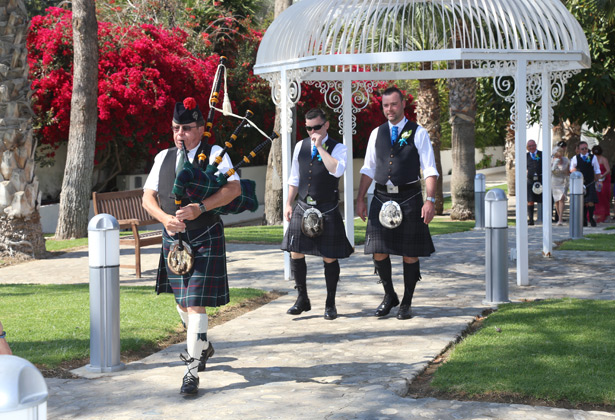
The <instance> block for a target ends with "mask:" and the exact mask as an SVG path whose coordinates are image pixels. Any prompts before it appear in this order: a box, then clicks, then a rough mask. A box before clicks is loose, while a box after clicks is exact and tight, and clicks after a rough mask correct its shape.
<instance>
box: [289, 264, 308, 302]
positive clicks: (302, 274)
mask: <svg viewBox="0 0 615 420" xmlns="http://www.w3.org/2000/svg"><path fill="white" fill-rule="evenodd" d="M290 271H291V272H292V273H293V277H294V279H295V288H296V289H297V292H298V293H299V296H304V297H305V298H307V285H306V277H307V266H306V264H305V257H303V258H297V259H293V258H291V259H290Z"/></svg>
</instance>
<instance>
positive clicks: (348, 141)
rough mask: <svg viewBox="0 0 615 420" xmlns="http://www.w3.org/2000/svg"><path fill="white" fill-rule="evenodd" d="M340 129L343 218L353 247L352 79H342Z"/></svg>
mask: <svg viewBox="0 0 615 420" xmlns="http://www.w3.org/2000/svg"><path fill="white" fill-rule="evenodd" d="M342 100H343V105H342V119H341V120H342V129H343V132H344V145H345V146H346V147H347V149H348V153H347V154H346V156H347V159H346V172H345V175H344V219H345V220H346V236H347V237H348V240H349V241H350V244H351V245H352V246H353V247H354V180H353V178H352V176H353V173H354V168H353V166H354V165H353V162H352V125H353V124H352V117H353V115H352V81H351V80H350V79H344V81H343V83H342Z"/></svg>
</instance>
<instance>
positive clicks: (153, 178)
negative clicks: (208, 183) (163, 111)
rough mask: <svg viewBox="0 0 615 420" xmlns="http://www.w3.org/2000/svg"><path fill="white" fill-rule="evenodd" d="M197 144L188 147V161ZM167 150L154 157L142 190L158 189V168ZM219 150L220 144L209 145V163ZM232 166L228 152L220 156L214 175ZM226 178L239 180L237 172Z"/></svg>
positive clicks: (224, 171) (192, 157) (196, 148)
mask: <svg viewBox="0 0 615 420" xmlns="http://www.w3.org/2000/svg"><path fill="white" fill-rule="evenodd" d="M199 146H200V144H198V145H197V146H196V147H195V148H194V149H190V150H189V151H188V159H190V162H192V161H193V159H194V155H196V151H197V150H198V148H199ZM168 151H169V149H165V150H163V151H161V152H159V153H158V154H157V155H156V157H155V158H154V166H152V170H151V171H150V173H149V175H148V176H147V180H146V181H145V184H144V185H143V189H144V190H154V191H158V182H159V176H160V168H161V166H162V162H163V161H164V158H165V157H166V155H167V152H168ZM177 152H178V153H177V157H176V158H175V166H177V163H178V162H179V153H180V152H181V153H183V152H182V151H181V150H179V149H177ZM220 152H222V148H221V147H220V146H216V145H214V146H211V152H210V154H209V163H210V164H213V163H214V161H215V160H216V157H217V156H218V155H219V154H220ZM232 167H233V164H232V162H231V159H229V157H228V154H226V155H224V157H223V158H222V162H220V165H218V172H216V174H215V175H216V176H218V174H219V173H220V172H222V173H226V172H227V171H228V170H229V169H231V168H232ZM228 180H229V181H239V180H240V178H239V176H238V175H237V174H233V175H232V176H230V177H229V179H228Z"/></svg>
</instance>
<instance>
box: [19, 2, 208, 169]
mask: <svg viewBox="0 0 615 420" xmlns="http://www.w3.org/2000/svg"><path fill="white" fill-rule="evenodd" d="M186 36H187V35H186V33H185V32H183V31H181V30H179V29H175V30H172V31H170V30H165V29H162V28H161V27H158V26H154V25H141V26H118V25H114V24H110V23H106V22H99V29H98V42H99V51H100V58H99V64H98V69H99V73H98V77H99V81H98V92H99V96H98V127H97V142H96V152H97V155H96V156H97V160H98V161H100V160H101V159H102V157H103V156H105V155H109V154H110V150H111V149H114V150H116V151H119V153H118V154H119V155H120V156H122V160H123V161H124V162H125V164H124V165H123V166H124V168H123V169H124V172H127V171H126V170H125V169H126V162H131V161H132V162H134V159H135V158H138V159H139V160H145V161H147V160H150V159H151V155H154V154H155V153H157V152H158V151H159V150H161V149H163V148H165V147H168V146H169V144H170V143H171V141H172V137H171V124H170V121H171V117H172V115H173V106H174V105H175V102H177V101H181V100H183V99H184V98H186V97H187V96H191V97H194V98H195V100H196V102H197V103H199V104H201V107H203V108H204V109H207V102H208V98H209V93H210V89H211V84H212V81H213V77H214V74H215V71H216V67H217V64H218V61H219V58H218V57H217V56H210V57H208V58H206V59H200V58H196V57H194V56H193V55H192V54H191V53H190V52H189V51H187V50H186V49H185V47H184V42H185V39H186ZM27 41H28V44H27V45H28V63H29V65H30V78H31V80H32V89H33V91H34V94H33V102H34V111H35V113H36V115H37V124H36V125H37V128H38V136H39V140H40V142H41V143H43V144H48V145H51V146H53V147H57V146H58V145H59V144H60V143H62V142H64V141H67V140H68V129H69V124H70V118H69V116H70V100H71V91H72V61H73V50H72V27H71V12H70V11H67V10H64V9H60V8H49V9H47V14H46V15H44V16H35V17H33V19H32V23H31V28H30V33H29V35H28V40H27ZM113 143H115V146H116V147H117V149H116V148H111V147H110V145H111V144H113ZM113 154H115V152H114V153H113ZM144 154H145V155H146V156H147V155H149V158H144Z"/></svg>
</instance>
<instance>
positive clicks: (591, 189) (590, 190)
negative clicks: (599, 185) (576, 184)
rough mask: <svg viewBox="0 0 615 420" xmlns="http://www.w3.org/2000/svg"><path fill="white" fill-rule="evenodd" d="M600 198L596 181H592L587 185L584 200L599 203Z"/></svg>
mask: <svg viewBox="0 0 615 420" xmlns="http://www.w3.org/2000/svg"><path fill="white" fill-rule="evenodd" d="M598 201H599V200H598V193H597V192H596V183H595V182H590V183H589V184H587V185H585V195H584V196H583V202H584V203H585V204H587V203H594V204H595V203H597V202H598Z"/></svg>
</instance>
